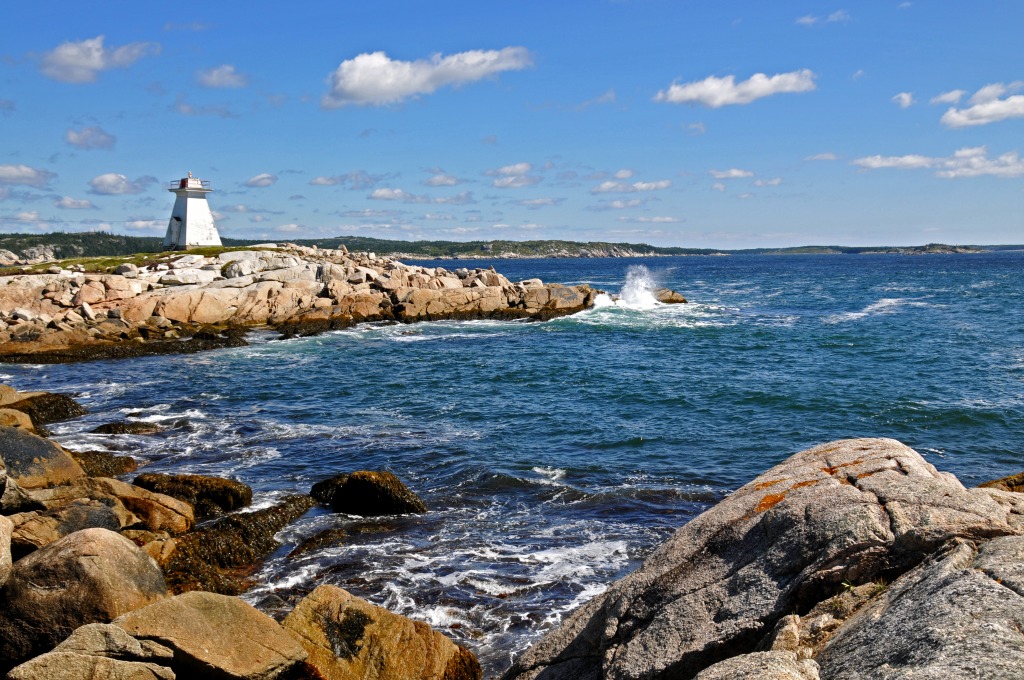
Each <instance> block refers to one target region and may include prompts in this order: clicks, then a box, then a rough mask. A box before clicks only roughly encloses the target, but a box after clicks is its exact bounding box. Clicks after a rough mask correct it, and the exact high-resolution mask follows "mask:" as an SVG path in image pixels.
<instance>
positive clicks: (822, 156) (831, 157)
mask: <svg viewBox="0 0 1024 680" xmlns="http://www.w3.org/2000/svg"><path fill="white" fill-rule="evenodd" d="M804 160H805V161H835V160H839V156H837V155H835V154H834V153H832V152H831V151H826V152H825V153H816V154H814V155H813V156H808V157H807V158H805V159H804Z"/></svg>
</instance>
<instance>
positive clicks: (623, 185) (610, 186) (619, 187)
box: [590, 179, 672, 194]
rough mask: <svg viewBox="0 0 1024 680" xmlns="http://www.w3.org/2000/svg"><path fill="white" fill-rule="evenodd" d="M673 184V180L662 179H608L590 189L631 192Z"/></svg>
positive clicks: (596, 191) (620, 192)
mask: <svg viewBox="0 0 1024 680" xmlns="http://www.w3.org/2000/svg"><path fill="white" fill-rule="evenodd" d="M670 186H672V180H670V179H661V180H658V181H656V182H633V183H629V182H621V181H613V180H608V181H605V182H601V183H600V184H598V185H597V186H596V187H594V188H593V189H591V190H590V193H592V194H612V193H615V194H630V193H633V192H635V191H657V190H659V189H668V188H669V187H670Z"/></svg>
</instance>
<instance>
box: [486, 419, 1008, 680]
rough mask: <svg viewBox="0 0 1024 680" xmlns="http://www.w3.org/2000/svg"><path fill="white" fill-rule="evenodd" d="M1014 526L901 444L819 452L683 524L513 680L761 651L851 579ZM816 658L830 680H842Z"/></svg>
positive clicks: (883, 573)
mask: <svg viewBox="0 0 1024 680" xmlns="http://www.w3.org/2000/svg"><path fill="white" fill-rule="evenodd" d="M1007 517H1008V511H1007V510H1006V509H1005V508H1004V507H1003V506H1001V505H1000V504H999V503H997V502H996V501H995V500H993V498H992V497H991V496H990V495H988V494H987V493H986V490H984V489H972V490H967V489H965V488H964V487H963V486H962V485H961V484H960V483H959V482H958V481H957V480H956V478H955V477H953V476H952V475H949V474H943V473H939V472H937V471H936V470H935V468H934V467H932V466H931V465H930V464H928V463H927V462H926V461H925V460H924V459H923V458H921V456H920V455H919V454H917V453H916V452H915V451H913V450H912V449H910V448H908V447H906V446H903V445H902V444H900V443H899V442H896V441H893V440H887V439H853V440H844V441H839V442H832V443H829V444H825V445H822V446H818V447H814V448H812V449H809V450H807V451H803V452H801V453H798V454H796V455H794V456H792V457H791V458H789V459H788V460H786V461H785V462H783V463H782V464H780V465H777V466H776V467H774V468H772V469H771V470H768V471H767V472H765V473H764V474H762V475H760V476H759V477H757V478H756V479H755V480H753V481H752V482H750V483H749V484H747V485H745V486H743V487H742V488H740V489H739V490H737V491H736V492H734V493H733V494H731V495H730V496H728V497H727V498H726V499H725V500H723V501H722V502H721V503H719V504H718V505H716V506H714V507H713V508H711V509H710V510H708V511H706V512H705V513H703V514H702V515H700V516H698V517H697V518H695V519H694V520H692V521H691V522H689V523H688V524H686V525H685V526H684V527H682V528H681V529H679V530H678V531H677V532H676V533H675V534H674V535H673V536H672V537H671V538H670V539H669V540H668V541H667V542H666V543H665V544H663V545H662V546H661V547H660V548H659V549H658V550H657V551H656V552H655V553H653V554H652V555H651V556H650V557H649V558H648V559H647V561H646V562H645V563H644V565H643V566H642V567H641V568H640V569H638V570H637V571H636V572H634V573H633V574H631V575H629V576H627V577H626V578H624V579H623V580H621V581H619V582H618V583H616V584H614V585H613V586H612V587H611V588H609V589H608V590H607V591H606V592H605V593H604V594H602V595H600V596H598V597H596V598H594V599H593V600H591V601H590V602H588V603H587V604H585V605H584V606H583V607H581V608H580V609H578V610H577V611H575V612H574V613H573V614H572V615H570V616H569V617H568V618H567V619H566V620H565V621H564V622H563V623H562V625H561V626H560V627H559V628H558V629H556V630H554V631H553V632H551V633H549V634H548V635H546V636H545V637H544V638H543V639H541V641H540V642H538V643H537V644H536V645H535V646H534V647H533V648H531V649H530V650H528V651H527V652H526V653H525V654H523V655H521V656H520V657H519V658H517V659H516V662H515V664H514V665H513V667H512V669H510V670H509V672H508V673H507V674H506V676H505V677H506V678H523V679H526V678H531V679H532V678H539V677H543V678H545V680H558V679H559V678H573V679H576V678H579V679H581V680H585V679H587V678H600V677H617V678H623V679H625V678H647V677H692V676H694V675H696V674H697V673H699V672H701V671H702V670H704V669H705V668H707V667H708V666H711V665H712V664H714V663H716V662H718V661H721V660H724V659H727V658H731V657H734V656H738V655H741V654H748V653H750V652H753V651H755V648H756V646H757V644H758V641H759V640H761V639H762V638H763V637H764V636H765V634H766V633H767V632H768V631H770V630H772V629H773V628H774V627H775V625H776V623H777V622H778V621H779V620H780V619H781V618H782V617H784V616H786V615H789V614H791V613H793V612H794V611H807V610H808V609H811V608H812V607H814V606H815V605H816V604H818V603H819V602H821V601H823V600H826V599H828V598H830V597H832V596H833V595H835V594H836V592H837V591H839V590H841V589H842V583H843V582H844V581H845V582H848V583H858V584H860V583H866V582H868V581H871V580H873V579H875V578H878V577H885V578H887V579H891V578H893V577H895V576H898V575H899V574H902V573H904V572H906V571H908V570H910V569H912V568H914V567H915V566H916V565H918V564H919V563H920V562H921V561H922V560H923V559H925V558H926V557H927V556H928V555H929V554H931V553H932V552H934V551H935V550H937V549H939V548H940V547H941V546H942V545H943V544H944V543H945V542H947V541H949V540H951V539H955V538H958V537H959V538H965V539H972V540H985V539H990V538H993V537H996V536H1003V535H1011V534H1014V533H1016V530H1015V529H1013V528H1012V527H1011V526H1010V525H1009V524H1008V523H1007ZM863 616H864V614H863V612H862V613H858V614H856V615H854V618H855V619H859V618H861V617H863ZM926 618H927V617H925V616H923V614H922V620H924V619H926ZM851 621H852V620H851ZM893 635H896V633H895V632H893V633H890V636H893ZM1018 639H1019V635H1018ZM829 644H830V645H835V644H836V638H833V640H832V642H831V643H829ZM818 661H819V662H820V663H821V664H822V673H821V674H822V677H828V678H832V677H838V676H833V675H832V674H831V672H830V671H829V670H827V669H826V664H825V663H824V662H823V661H822V659H820V658H819V659H818ZM837 667H838V666H830V667H829V668H837ZM850 677H853V676H850ZM859 677H866V676H859Z"/></svg>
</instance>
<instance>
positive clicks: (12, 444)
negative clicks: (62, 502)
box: [0, 427, 85, 489]
mask: <svg viewBox="0 0 1024 680" xmlns="http://www.w3.org/2000/svg"><path fill="white" fill-rule="evenodd" d="M0 453H2V455H3V460H4V463H5V464H6V466H7V476H8V477H9V478H12V479H14V481H15V482H17V484H18V486H20V487H22V488H23V489H37V488H43V487H48V486H54V485H57V484H67V483H68V482H72V481H74V480H76V479H80V478H82V477H84V476H85V471H84V470H82V468H81V466H80V465H79V464H78V463H76V462H75V460H74V458H72V457H71V456H70V455H68V453H67V452H66V451H65V450H64V449H62V448H61V447H60V446H58V445H56V444H54V443H53V442H51V441H49V440H47V439H43V438H42V437H38V436H36V435H34V434H30V433H28V432H25V431H24V430H21V429H17V428H13V427H0Z"/></svg>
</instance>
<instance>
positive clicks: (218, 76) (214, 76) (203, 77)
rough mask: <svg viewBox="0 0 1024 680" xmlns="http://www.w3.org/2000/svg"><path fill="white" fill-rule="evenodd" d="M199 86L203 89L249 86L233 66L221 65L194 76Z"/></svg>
mask: <svg viewBox="0 0 1024 680" xmlns="http://www.w3.org/2000/svg"><path fill="white" fill-rule="evenodd" d="M196 78H198V80H199V84H200V85H202V86H204V87H217V88H224V87H227V88H238V87H245V86H246V85H248V84H249V78H248V77H247V76H245V75H244V74H242V73H239V72H238V71H236V70H235V67H234V65H233V64H221V65H220V66H214V67H213V68H211V69H207V70H205V71H199V73H197V74H196Z"/></svg>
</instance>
